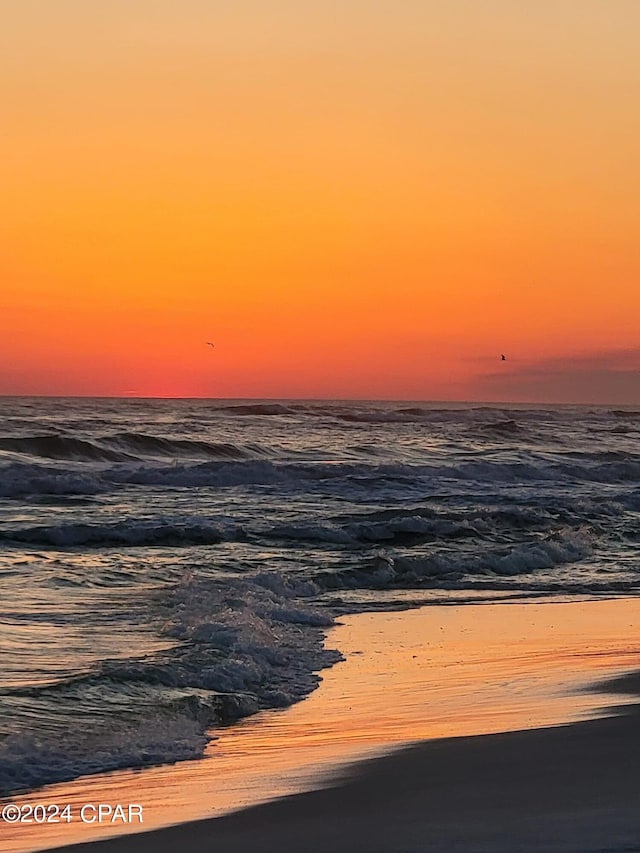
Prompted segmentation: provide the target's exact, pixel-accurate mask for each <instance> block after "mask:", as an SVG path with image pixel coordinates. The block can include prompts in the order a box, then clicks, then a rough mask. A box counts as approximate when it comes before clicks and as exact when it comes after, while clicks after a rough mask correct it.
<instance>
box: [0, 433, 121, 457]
mask: <svg viewBox="0 0 640 853" xmlns="http://www.w3.org/2000/svg"><path fill="white" fill-rule="evenodd" d="M0 450H4V451H7V452H9V453H18V454H24V455H27V456H38V457H41V458H43V459H61V460H62V459H69V460H75V461H78V462H126V461H128V460H130V459H132V458H133V457H132V456H131V455H130V454H128V453H124V452H119V451H116V450H111V449H109V448H107V447H100V446H99V445H98V444H96V443H94V442H92V441H85V440H83V439H80V438H69V437H68V436H64V435H56V434H50V435H28V436H8V437H4V438H0Z"/></svg>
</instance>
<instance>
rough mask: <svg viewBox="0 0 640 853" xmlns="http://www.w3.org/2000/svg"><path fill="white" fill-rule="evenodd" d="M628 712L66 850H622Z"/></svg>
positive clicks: (434, 746) (495, 739) (628, 793)
mask: <svg viewBox="0 0 640 853" xmlns="http://www.w3.org/2000/svg"><path fill="white" fill-rule="evenodd" d="M639 723H640V715H639V714H638V712H637V707H634V709H633V711H632V712H631V713H626V714H624V715H622V716H617V717H607V718H604V719H599V720H589V721H583V722H579V723H572V724H569V725H563V726H557V727H551V728H546V729H531V730H528V731H518V732H507V733H501V734H492V735H478V736H473V737H461V738H446V739H442V740H434V741H430V742H425V743H423V744H420V745H417V746H412V747H408V748H405V749H402V750H400V751H398V752H395V753H392V754H390V755H387V756H384V757H381V758H376V759H370V760H368V761H365V762H361V763H359V764H357V765H355V766H354V767H353V768H352V770H351V772H350V773H349V774H348V775H347V777H346V778H344V779H343V780H342V781H337V780H336V783H335V784H334V785H333V786H332V787H330V788H327V789H322V790H317V791H312V792H307V793H302V794H297V795H294V796H290V797H286V798H284V799H281V800H277V801H274V802H271V803H266V804H263V805H259V806H255V807H253V808H251V809H247V810H244V811H241V812H236V813H233V814H230V815H226V816H224V817H220V818H213V819H209V820H205V821H198V822H195V823H191V824H182V825H178V826H173V827H169V828H166V829H162V830H156V831H153V832H150V833H144V834H139V835H129V836H122V837H119V838H112V839H109V840H106V841H103V842H98V846H97V847H96V846H95V844H79V845H74V846H71V847H64V848H60V849H61V850H65V851H68V853H83V852H84V853H89V851H93V853H151V851H159V853H163V851H165V850H166V851H170V850H175V849H180V848H183V849H189V850H203V851H208V850H211V851H213V850H225V851H233V853H245V851H246V853H249V851H253V853H288V851H290V852H291V853H294V851H299V850H307V851H314V853H315V851H317V852H318V853H320V851H326V850H333V851H338V853H342V851H344V853H347V851H351V850H354V849H362V850H367V851H370V853H400V851H402V853H409V851H416V853H418V851H485V853H489V851H491V853H498V851H500V853H507V851H516V850H527V851H529V850H531V851H534V850H536V851H539V850H548V851H567V852H568V851H573V852H574V853H578V851H580V853H588V852H589V851H594V853H595V851H600V853H602V851H605V850H606V851H616V850H619V851H623V850H624V851H629V850H638V843H639V841H638V840H639V839H640V789H639V787H638V785H637V784H636V783H637V767H638V763H639V761H640V741H639V740H638V738H637V729H638V724H639Z"/></svg>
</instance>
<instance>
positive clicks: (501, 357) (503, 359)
mask: <svg viewBox="0 0 640 853" xmlns="http://www.w3.org/2000/svg"><path fill="white" fill-rule="evenodd" d="M212 346H213V344H212ZM506 360H507V357H506V355H501V356H500V361H506Z"/></svg>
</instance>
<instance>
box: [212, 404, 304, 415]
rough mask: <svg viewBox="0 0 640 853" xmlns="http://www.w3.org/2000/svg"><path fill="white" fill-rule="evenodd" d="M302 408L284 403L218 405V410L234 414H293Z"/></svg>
mask: <svg viewBox="0 0 640 853" xmlns="http://www.w3.org/2000/svg"><path fill="white" fill-rule="evenodd" d="M301 410H302V407H300V406H298V407H295V406H287V405H284V404H283V403H246V404H243V403H237V404H230V405H227V406H219V407H218V411H222V412H230V413H231V414H234V415H270V416H274V415H292V414H296V412H299V411H301Z"/></svg>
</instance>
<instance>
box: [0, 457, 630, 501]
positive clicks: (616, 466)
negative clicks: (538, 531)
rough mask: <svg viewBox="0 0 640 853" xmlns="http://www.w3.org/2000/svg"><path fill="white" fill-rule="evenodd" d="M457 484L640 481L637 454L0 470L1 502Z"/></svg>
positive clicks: (251, 461) (17, 465) (8, 466)
mask: <svg viewBox="0 0 640 853" xmlns="http://www.w3.org/2000/svg"><path fill="white" fill-rule="evenodd" d="M454 481H458V482H459V483H460V484H461V486H463V487H464V484H465V483H468V484H474V483H475V484H483V485H489V486H490V485H492V484H495V485H496V486H499V485H503V484H514V485H516V484H523V485H524V484H535V483H551V482H555V483H557V484H558V485H561V484H568V483H571V482H584V483H603V484H616V483H633V482H640V456H639V455H637V454H620V453H606V452H605V453H602V452H596V453H595V454H584V455H583V456H581V457H576V458H572V457H571V455H569V454H564V455H562V454H556V455H555V456H554V457H553V458H547V459H543V458H536V457H535V456H534V455H532V454H530V455H529V457H528V458H527V459H524V458H518V457H514V458H509V457H507V458H505V459H487V458H478V459H473V460H469V461H460V462H458V463H457V464H456V463H452V464H451V463H450V464H438V463H437V462H436V461H435V459H434V461H433V462H429V463H422V464H420V463H409V462H405V463H378V462H374V461H372V460H371V461H370V460H366V461H365V460H362V461H336V462H330V463H329V462H293V461H287V460H283V461H276V460H268V459H246V460H235V459H229V460H225V459H216V460H211V461H205V462H197V461H189V462H178V461H177V460H174V461H173V462H172V464H171V465H166V464H161V462H160V461H155V462H149V463H148V464H145V463H141V462H136V463H128V464H122V463H120V464H118V465H111V466H104V465H103V466H101V467H98V468H89V467H82V468H75V469H73V468H70V467H64V468H62V467H55V466H53V465H43V464H38V463H33V464H29V463H25V462H11V463H9V464H4V465H1V466H0V497H6V498H10V497H20V496H28V495H43V494H53V495H61V494H69V495H83V494H86V495H96V494H99V493H102V492H109V491H113V490H114V489H115V488H118V487H121V486H127V485H129V486H147V487H158V488H165V487H166V488H183V489H184V488H198V487H201V488H230V487H243V486H274V487H281V488H283V489H297V490H300V489H302V490H310V491H313V490H316V489H317V488H319V487H320V485H321V484H322V483H325V484H333V486H332V488H335V489H343V490H348V491H349V492H351V491H353V489H360V490H361V489H364V488H366V489H369V490H372V489H376V488H384V487H385V486H386V485H388V484H394V483H395V484H396V485H398V486H406V487H407V488H408V489H411V490H413V491H415V490H428V491H429V492H431V491H433V489H434V488H435V487H436V486H437V484H445V485H446V484H447V483H448V484H449V485H450V484H451V483H452V482H454Z"/></svg>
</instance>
